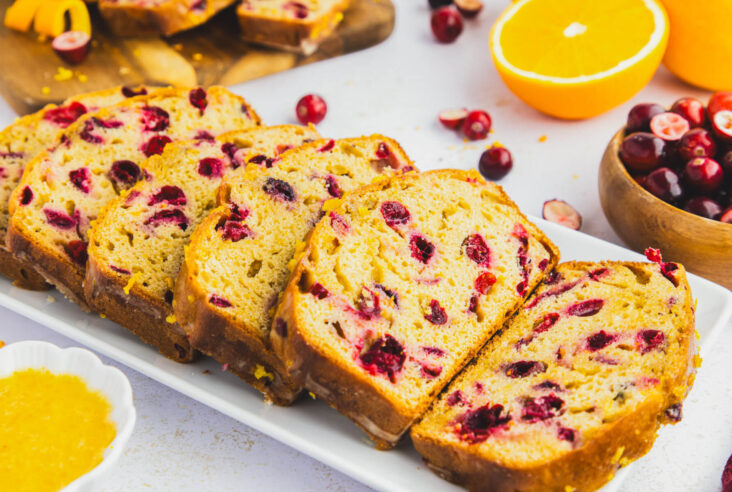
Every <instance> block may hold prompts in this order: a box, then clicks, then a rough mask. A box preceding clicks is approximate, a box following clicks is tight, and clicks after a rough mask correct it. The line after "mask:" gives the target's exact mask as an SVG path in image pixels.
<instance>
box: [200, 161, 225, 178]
mask: <svg viewBox="0 0 732 492" xmlns="http://www.w3.org/2000/svg"><path fill="white" fill-rule="evenodd" d="M198 174H200V175H201V176H205V177H207V178H212V179H216V178H220V177H221V176H223V175H224V162H223V161H222V160H221V159H217V158H216V157H205V158H203V159H201V160H200V161H198Z"/></svg>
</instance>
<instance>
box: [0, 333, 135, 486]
mask: <svg viewBox="0 0 732 492" xmlns="http://www.w3.org/2000/svg"><path fill="white" fill-rule="evenodd" d="M30 368H35V369H48V370H49V371H51V372H52V373H54V374H71V375H75V376H79V377H80V378H81V379H82V380H83V381H85V382H86V384H87V385H88V386H89V388H91V389H93V390H98V391H100V392H101V393H102V394H103V395H104V396H105V397H106V398H107V399H108V400H109V403H110V404H111V405H112V414H111V418H112V421H113V422H114V425H115V427H116V431H117V434H116V436H115V438H114V440H113V441H112V442H111V443H110V445H109V446H107V449H106V450H105V451H104V459H103V460H102V462H101V463H99V464H98V465H97V466H96V467H95V468H93V469H92V470H91V471H89V472H88V473H86V474H84V475H82V476H80V477H79V478H77V479H76V480H74V481H73V482H71V483H70V484H68V485H67V486H66V487H64V488H63V489H62V492H90V491H93V490H97V489H98V488H99V486H100V485H101V484H102V480H103V479H104V477H105V476H106V475H107V474H108V473H109V471H110V470H111V469H112V467H113V466H114V464H115V463H116V462H117V460H119V457H120V456H121V455H122V451H123V450H124V447H125V445H126V444H127V441H128V440H129V438H130V435H131V434H132V429H133V428H134V427H135V420H136V417H137V414H136V412H135V406H134V404H133V401H132V387H131V386H130V382H129V380H128V379H127V376H125V375H124V374H123V373H122V371H120V370H119V369H117V368H115V367H111V366H107V365H104V364H103V363H102V361H101V360H99V357H97V356H96V355H94V354H93V353H91V352H89V351H88V350H85V349H82V348H76V347H72V348H67V349H61V348H59V347H57V346H56V345H53V344H51V343H47V342H39V341H28V342H17V343H12V344H10V345H7V346H5V347H3V348H2V349H0V377H7V376H10V375H11V374H12V373H14V372H16V371H19V370H23V369H30Z"/></svg>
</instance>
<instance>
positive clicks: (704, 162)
mask: <svg viewBox="0 0 732 492" xmlns="http://www.w3.org/2000/svg"><path fill="white" fill-rule="evenodd" d="M723 179H724V173H723V172H722V166H720V165H719V163H718V162H717V161H715V160H712V159H709V158H708V157H697V158H696V159H692V160H690V161H689V162H688V163H687V164H686V167H685V168H684V180H685V181H686V184H688V185H689V186H691V187H692V188H694V189H695V190H697V191H699V192H700V193H712V192H713V191H715V190H716V189H717V188H719V186H720V185H721V184H722V180H723Z"/></svg>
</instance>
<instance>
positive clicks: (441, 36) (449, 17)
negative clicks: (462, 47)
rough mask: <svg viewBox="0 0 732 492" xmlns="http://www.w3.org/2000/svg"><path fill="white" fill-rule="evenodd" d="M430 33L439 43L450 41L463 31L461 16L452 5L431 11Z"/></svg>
mask: <svg viewBox="0 0 732 492" xmlns="http://www.w3.org/2000/svg"><path fill="white" fill-rule="evenodd" d="M431 24H432V34H434V35H435V38H437V41H439V42H440V43H452V42H453V41H455V40H456V39H457V38H458V36H460V34H461V33H462V32H463V18H462V17H461V16H460V13H459V12H458V11H457V10H455V9H454V8H452V7H440V8H438V9H436V10H434V11H433V12H432V21H431Z"/></svg>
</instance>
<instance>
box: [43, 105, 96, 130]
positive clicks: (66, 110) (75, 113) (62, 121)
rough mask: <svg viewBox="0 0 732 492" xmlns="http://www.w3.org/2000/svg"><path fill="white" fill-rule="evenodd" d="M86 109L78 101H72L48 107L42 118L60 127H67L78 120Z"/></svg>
mask: <svg viewBox="0 0 732 492" xmlns="http://www.w3.org/2000/svg"><path fill="white" fill-rule="evenodd" d="M86 111H87V109H86V106H84V105H83V104H81V103H80V102H77V101H73V102H72V103H71V104H69V105H68V106H60V107H58V108H53V109H49V110H48V111H46V112H45V113H44V115H43V119H44V120H47V121H50V122H51V123H54V124H56V125H58V126H59V127H61V128H66V127H68V126H69V125H70V124H71V123H73V122H74V121H76V120H78V119H79V118H80V117H81V116H82V115H83V114H85V113H86Z"/></svg>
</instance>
